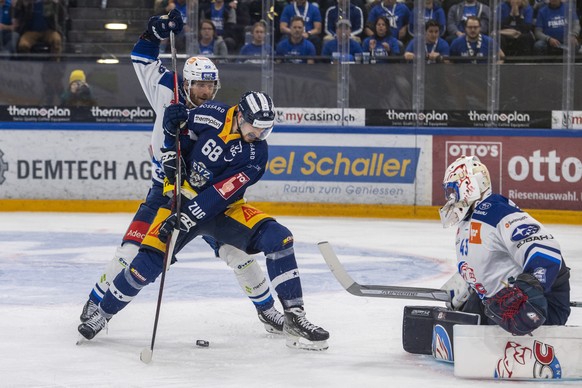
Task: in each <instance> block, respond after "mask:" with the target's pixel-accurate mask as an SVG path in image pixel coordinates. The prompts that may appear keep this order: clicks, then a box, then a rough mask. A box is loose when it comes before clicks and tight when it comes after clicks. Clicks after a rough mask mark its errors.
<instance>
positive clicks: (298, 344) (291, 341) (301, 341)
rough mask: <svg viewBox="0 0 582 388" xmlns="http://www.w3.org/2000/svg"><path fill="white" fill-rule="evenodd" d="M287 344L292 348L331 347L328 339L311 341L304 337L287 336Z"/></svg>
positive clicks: (321, 348)
mask: <svg viewBox="0 0 582 388" xmlns="http://www.w3.org/2000/svg"><path fill="white" fill-rule="evenodd" d="M285 345H287V347H288V348H292V349H301V350H313V351H317V352H320V351H323V350H327V349H328V348H329V345H328V344H327V341H325V340H324V341H310V340H308V339H306V338H303V337H295V336H289V335H288V336H287V338H286V339H285Z"/></svg>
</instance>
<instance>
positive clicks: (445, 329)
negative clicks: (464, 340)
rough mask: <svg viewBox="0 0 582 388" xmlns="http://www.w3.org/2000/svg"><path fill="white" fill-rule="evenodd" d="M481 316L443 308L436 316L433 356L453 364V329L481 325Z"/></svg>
mask: <svg viewBox="0 0 582 388" xmlns="http://www.w3.org/2000/svg"><path fill="white" fill-rule="evenodd" d="M480 323H481V317H480V316H479V314H471V313H463V312H459V311H450V310H447V309H443V308H441V309H440V310H439V311H438V312H437V313H436V315H435V319H434V325H433V332H432V355H433V357H434V358H436V359H437V360H442V361H447V362H453V361H454V360H455V357H454V351H455V349H454V344H453V327H454V326H455V325H479V324H480Z"/></svg>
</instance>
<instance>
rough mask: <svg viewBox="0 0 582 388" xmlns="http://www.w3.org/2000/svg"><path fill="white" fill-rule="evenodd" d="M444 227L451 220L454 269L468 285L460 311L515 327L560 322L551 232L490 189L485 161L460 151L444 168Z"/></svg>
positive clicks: (562, 282)
mask: <svg viewBox="0 0 582 388" xmlns="http://www.w3.org/2000/svg"><path fill="white" fill-rule="evenodd" d="M443 188H444V191H445V199H446V201H447V202H446V204H445V205H444V206H443V207H442V208H441V209H440V216H441V220H442V223H443V226H444V227H445V228H447V227H450V226H453V225H458V229H457V236H456V241H455V248H456V254H457V260H458V267H457V268H458V271H459V273H460V275H461V276H462V277H463V279H464V280H465V281H466V282H467V284H468V285H469V286H470V290H471V291H470V296H469V297H468V300H467V301H466V302H465V303H464V304H463V305H462V306H456V307H457V308H458V309H459V310H460V311H463V312H468V313H477V314H480V315H481V322H482V324H497V325H499V326H501V327H502V328H503V329H505V330H506V331H508V332H510V333H512V334H514V335H525V334H529V333H531V332H532V331H533V330H535V329H536V328H538V327H539V326H541V325H564V324H565V323H566V321H567V320H568V316H569V315H570V281H569V278H570V272H569V269H568V267H566V263H565V262H564V258H563V257H562V253H561V250H560V245H559V244H558V241H557V240H556V238H555V237H554V236H553V235H552V234H551V232H550V231H549V230H547V229H546V228H545V227H544V226H543V225H542V224H541V223H540V222H539V221H537V220H536V219H534V218H533V217H531V216H530V215H529V214H528V213H526V212H524V211H522V210H521V209H519V207H517V205H516V204H515V203H513V202H512V201H511V200H509V199H508V198H505V197H503V196H502V195H499V194H494V193H492V191H491V177H490V175H489V171H488V170H487V167H486V166H485V165H484V164H483V163H481V161H480V160H479V159H478V158H477V157H476V156H463V157H461V158H459V159H457V160H456V161H455V162H453V163H452V164H451V165H450V166H449V167H448V168H447V170H446V172H445V177H444V181H443Z"/></svg>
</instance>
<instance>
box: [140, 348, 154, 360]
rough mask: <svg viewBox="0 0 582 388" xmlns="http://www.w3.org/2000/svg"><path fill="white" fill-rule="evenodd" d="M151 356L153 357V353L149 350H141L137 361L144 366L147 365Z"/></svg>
mask: <svg viewBox="0 0 582 388" xmlns="http://www.w3.org/2000/svg"><path fill="white" fill-rule="evenodd" d="M153 356H154V351H153V350H152V349H151V348H143V350H142V351H141V353H140V354H139V359H140V360H141V362H143V363H144V364H149V363H150V362H152V357H153Z"/></svg>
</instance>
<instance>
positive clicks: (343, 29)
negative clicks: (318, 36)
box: [321, 19, 363, 63]
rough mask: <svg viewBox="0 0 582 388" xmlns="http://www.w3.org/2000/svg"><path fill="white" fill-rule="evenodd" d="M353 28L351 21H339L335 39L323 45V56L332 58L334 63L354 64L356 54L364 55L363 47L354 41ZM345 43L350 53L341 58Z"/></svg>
mask: <svg viewBox="0 0 582 388" xmlns="http://www.w3.org/2000/svg"><path fill="white" fill-rule="evenodd" d="M351 27H352V26H351V23H350V21H349V20H347V19H340V20H338V22H337V23H336V28H335V31H336V35H335V38H333V39H332V40H330V41H328V42H327V43H325V44H324V45H323V49H322V51H321V55H322V56H326V57H330V58H331V60H332V63H333V62H334V61H340V60H341V62H354V60H355V57H354V56H355V54H358V53H360V54H361V53H363V50H362V46H360V44H359V43H358V42H357V41H355V40H354V39H352V30H351ZM344 42H346V44H347V46H348V52H347V53H344V55H343V56H341V52H340V50H341V47H342V45H343V44H344ZM340 57H341V58H340Z"/></svg>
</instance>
